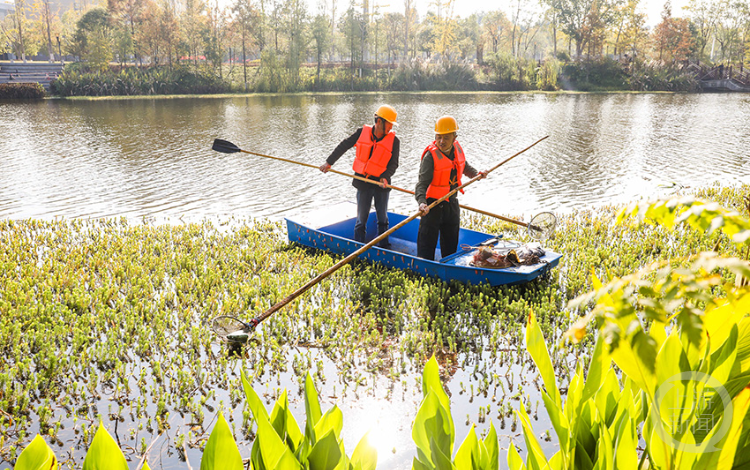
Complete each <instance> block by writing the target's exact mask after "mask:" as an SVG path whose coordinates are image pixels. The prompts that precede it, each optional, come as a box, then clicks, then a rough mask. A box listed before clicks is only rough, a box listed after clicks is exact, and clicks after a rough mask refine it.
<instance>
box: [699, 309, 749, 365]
mask: <svg viewBox="0 0 750 470" xmlns="http://www.w3.org/2000/svg"><path fill="white" fill-rule="evenodd" d="M748 311H750V295H745V296H743V297H742V298H741V299H738V300H737V301H736V302H732V303H730V302H729V301H728V300H722V301H720V303H719V305H717V306H715V307H714V308H710V309H708V310H706V314H705V315H704V317H703V325H704V330H703V336H704V340H703V341H704V342H705V344H703V347H705V345H706V344H707V343H708V338H711V344H710V348H711V349H710V353H711V354H713V353H714V352H715V351H716V350H717V349H718V348H719V347H721V345H722V344H724V341H725V340H726V339H727V337H729V333H730V331H731V330H732V328H734V327H736V326H737V324H738V323H739V322H740V320H742V318H743V317H745V315H747V312H748Z"/></svg>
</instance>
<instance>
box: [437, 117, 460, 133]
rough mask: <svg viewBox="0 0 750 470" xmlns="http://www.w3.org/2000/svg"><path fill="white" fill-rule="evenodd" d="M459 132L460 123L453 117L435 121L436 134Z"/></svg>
mask: <svg viewBox="0 0 750 470" xmlns="http://www.w3.org/2000/svg"><path fill="white" fill-rule="evenodd" d="M456 131H458V121H456V118H454V117H453V116H443V117H441V118H440V119H438V120H437V121H435V134H450V133H451V132H456Z"/></svg>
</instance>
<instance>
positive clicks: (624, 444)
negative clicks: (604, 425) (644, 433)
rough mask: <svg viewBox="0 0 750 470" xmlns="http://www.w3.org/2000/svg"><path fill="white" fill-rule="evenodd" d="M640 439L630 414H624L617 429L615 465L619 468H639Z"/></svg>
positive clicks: (635, 469)
mask: <svg viewBox="0 0 750 470" xmlns="http://www.w3.org/2000/svg"><path fill="white" fill-rule="evenodd" d="M637 447H638V440H637V438H636V435H635V426H634V423H633V421H632V418H631V417H630V416H629V415H625V414H624V415H623V416H622V418H621V420H620V426H619V429H618V430H617V442H616V443H615V449H616V450H615V465H614V468H616V469H617V470H637V468H638V452H637V451H636V448H637Z"/></svg>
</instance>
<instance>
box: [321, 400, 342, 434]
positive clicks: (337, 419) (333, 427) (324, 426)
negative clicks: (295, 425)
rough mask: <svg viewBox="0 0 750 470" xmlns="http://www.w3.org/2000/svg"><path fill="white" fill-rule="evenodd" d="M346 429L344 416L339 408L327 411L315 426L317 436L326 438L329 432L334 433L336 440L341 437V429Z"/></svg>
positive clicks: (335, 407) (334, 406)
mask: <svg viewBox="0 0 750 470" xmlns="http://www.w3.org/2000/svg"><path fill="white" fill-rule="evenodd" d="M343 427H344V415H343V413H341V409H339V407H338V406H336V405H333V408H331V409H330V410H328V411H326V412H325V414H324V415H323V416H322V417H321V418H320V419H319V420H318V424H316V425H315V436H324V435H326V434H327V433H328V431H333V433H334V436H335V437H336V439H338V438H339V436H340V435H341V429H342V428H343Z"/></svg>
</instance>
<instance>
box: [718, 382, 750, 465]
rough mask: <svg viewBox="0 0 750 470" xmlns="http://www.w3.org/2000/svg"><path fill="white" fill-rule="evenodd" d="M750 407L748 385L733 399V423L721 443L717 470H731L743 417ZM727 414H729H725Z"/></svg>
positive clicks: (749, 389)
mask: <svg viewBox="0 0 750 470" xmlns="http://www.w3.org/2000/svg"><path fill="white" fill-rule="evenodd" d="M748 409H750V387H746V388H745V389H744V390H743V391H742V392H740V394H739V395H737V396H736V397H735V398H734V400H732V425H731V426H730V428H729V432H727V435H726V437H725V438H724V439H723V442H722V443H721V454H720V457H719V462H718V466H717V467H716V470H730V469H731V468H732V464H733V463H734V456H735V453H736V452H737V444H738V443H739V441H740V435H741V433H742V430H743V429H742V424H743V418H744V417H745V416H746V415H747V411H748ZM725 416H727V414H725Z"/></svg>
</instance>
